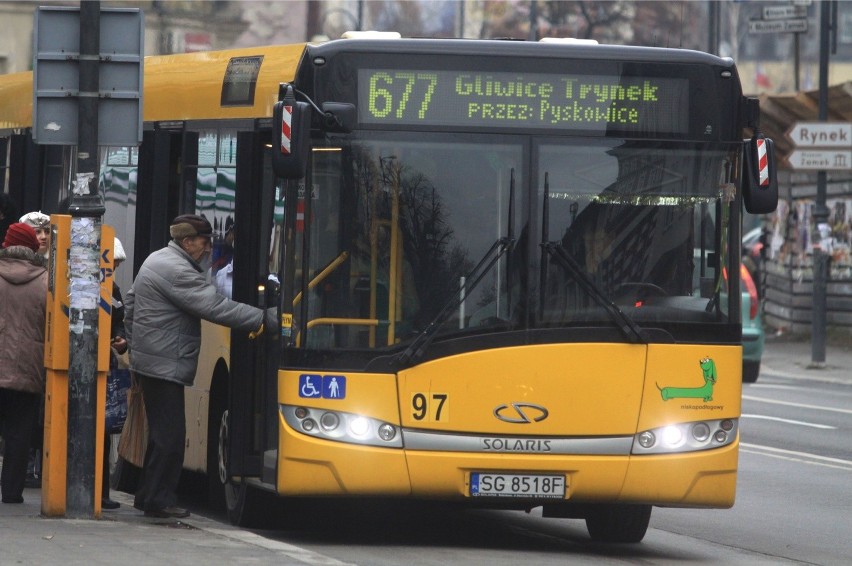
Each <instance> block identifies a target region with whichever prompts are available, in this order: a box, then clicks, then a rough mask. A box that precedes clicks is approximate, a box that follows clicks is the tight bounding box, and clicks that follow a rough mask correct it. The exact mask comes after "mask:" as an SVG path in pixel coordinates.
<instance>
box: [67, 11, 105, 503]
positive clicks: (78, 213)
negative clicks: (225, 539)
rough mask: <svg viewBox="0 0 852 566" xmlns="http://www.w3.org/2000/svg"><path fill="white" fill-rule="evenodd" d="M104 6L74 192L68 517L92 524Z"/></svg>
mask: <svg viewBox="0 0 852 566" xmlns="http://www.w3.org/2000/svg"><path fill="white" fill-rule="evenodd" d="M100 10H101V8H100V2H99V1H90V2H80V91H79V98H78V104H79V106H78V118H79V122H78V143H77V173H76V177H75V181H74V183H73V187H72V194H71V205H70V210H69V212H70V213H71V216H72V220H71V250H70V257H69V271H70V280H71V281H70V309H69V314H68V317H69V323H70V324H69V326H70V336H69V360H68V464H67V477H66V490H67V491H66V515H67V516H68V517H71V518H93V517H94V511H95V510H94V507H95V466H96V458H95V450H96V438H95V431H96V425H97V423H96V415H97V369H98V368H97V360H98V299H99V298H100V239H101V216H102V215H103V213H104V203H103V198H102V197H101V196H100V195H99V194H98V93H99V89H100V81H99V75H98V73H99V54H100Z"/></svg>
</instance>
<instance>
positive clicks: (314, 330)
mask: <svg viewBox="0 0 852 566" xmlns="http://www.w3.org/2000/svg"><path fill="white" fill-rule="evenodd" d="M517 139H520V140H522V141H514V140H517ZM507 140H508V141H507ZM523 140H525V141H523ZM645 145H646V147H631V146H630V145H629V144H627V143H625V142H619V140H612V139H609V140H605V141H598V140H594V141H589V140H576V139H575V140H573V143H572V144H570V145H569V144H564V143H543V142H542V143H538V144H529V143H528V138H526V137H523V136H517V137H513V136H507V137H506V138H505V139H501V140H499V143H498V141H496V140H495V138H494V137H493V136H481V137H480V136H473V135H471V136H464V137H463V136H453V137H452V138H451V139H447V136H446V134H434V135H430V134H422V135H418V136H417V137H416V138H415V137H414V136H411V135H401V134H390V133H385V134H378V133H373V134H370V135H369V136H368V135H367V134H362V137H361V138H359V139H354V140H353V139H349V140H347V141H346V143H340V144H339V145H338V146H335V147H329V148H325V149H324V151H315V152H314V158H313V164H312V172H311V176H310V179H311V182H312V187H311V190H310V191H307V190H304V191H302V192H301V193H300V200H299V205H298V209H297V210H298V211H300V212H297V221H296V226H295V231H296V233H297V244H298V245H297V246H295V249H298V250H299V251H298V252H297V253H298V254H301V253H302V252H303V250H305V249H307V250H308V251H309V253H308V254H307V255H306V256H305V257H304V259H302V258H301V257H296V258H294V259H295V261H293V265H294V266H296V267H295V269H294V271H293V277H295V281H296V282H297V283H296V288H297V290H300V291H301V294H299V295H298V300H297V301H296V303H297V304H295V305H294V307H295V308H294V326H295V328H297V329H299V330H298V336H297V337H296V342H297V343H298V344H299V345H300V346H302V347H306V348H312V349H326V348H353V349H362V348H388V347H392V348H398V349H399V351H401V352H402V351H412V352H413V351H414V350H415V349H417V348H419V345H417V344H415V345H414V346H412V342H413V341H415V340H417V341H418V343H419V342H420V341H423V340H426V341H427V342H429V341H431V340H432V339H433V338H434V339H437V340H440V339H442V337H449V336H454V335H474V334H479V333H489V332H496V331H506V330H515V329H534V328H568V327H587V326H602V327H604V326H605V327H610V328H611V327H614V326H615V327H617V328H621V329H622V330H623V331H624V333H625V336H628V337H631V338H628V339H631V340H632V339H634V338H635V339H636V340H639V341H642V340H644V338H642V336H641V335H642V334H643V332H644V330H643V329H647V328H650V327H654V328H658V327H663V328H666V330H667V331H670V332H677V330H672V328H674V327H673V326H672V325H678V324H682V323H689V322H707V321H720V320H723V319H724V318H725V317H726V316H727V312H725V311H726V310H727V309H728V308H729V306H728V305H727V303H726V302H725V301H720V300H718V299H717V300H716V301H715V302H713V303H712V308H711V309H710V310H709V311H708V310H707V309H706V307H707V305H708V303H709V302H710V301H709V299H710V298H711V297H713V296H714V295H716V294H717V293H718V289H719V285H718V282H719V274H720V273H721V270H720V268H719V266H720V262H721V261H724V256H723V254H721V253H720V250H721V249H724V248H720V245H719V242H721V241H724V239H725V237H726V230H725V227H724V226H723V224H724V223H726V222H727V215H724V214H722V211H723V210H725V209H726V206H727V204H726V201H725V191H724V190H722V188H721V187H723V186H725V183H728V182H730V178H729V177H730V163H731V159H730V157H731V156H730V154H729V153H728V152H727V151H726V148H720V149H719V150H707V149H706V147H704V148H701V151H698V150H695V149H689V148H678V147H674V148H673V147H651V148H648V147H647V145H648V144H645ZM528 163H529V164H531V165H532V166H531V167H530V166H528V165H527V164H528ZM513 172H514V176H515V179H516V181H515V185H516V191H515V195H514V198H512V197H511V196H510V194H511V185H512V176H513ZM531 172H532V173H534V176H533V175H531ZM545 178H548V179H549V181H548V183H549V191H548V193H547V199H546V202H545V194H546V193H545V190H544V179H545ZM531 195H532V197H534V198H532V197H531ZM510 199H511V200H513V201H514V206H512V207H510V206H509V202H510ZM299 213H301V217H299V216H298V214H299ZM513 215H514V217H513ZM509 224H513V226H511V227H510V226H509ZM535 231H539V234H541V235H542V238H539V237H535V238H531V235H532V234H533V233H535ZM513 234H518V236H517V242H515V244H514V245H513V246H511V247H508V246H504V247H505V249H506V250H507V251H506V252H505V253H501V254H497V255H496V256H492V255H489V253H488V252H489V249H493V246H494V245H495V242H500V241H501V239H506V238H508V239H510V240H512V241H514V240H515V236H513ZM304 238H307V240H306V241H302V239H304ZM531 240H532V241H531ZM302 243H304V244H305V245H304V246H302ZM536 249H538V250H539V251H538V252H536V253H533V254H532V255H530V252H533V251H535V250H536ZM551 252H556V253H551ZM557 256H559V257H557ZM562 256H565V257H562ZM483 257H494V258H495V259H494V264H493V266H492V267H489V269H487V270H486V272H485V273H484V274H483V275H482V279H481V281H479V283H478V284H476V285H472V284H471V283H472V282H470V281H466V280H465V278H466V277H467V276H469V274H470V273H471V271H472V270H473V268H474V267H475V265H476V264H478V263H479V262H481V260H482V258H483ZM566 258H567V260H566ZM566 265H567V267H566ZM578 273H581V274H582V276H578V275H577V274H578ZM582 278H587V281H585V283H584V282H578V279H582ZM448 305H449V307H448ZM444 310H446V312H442V311H444ZM439 313H440V316H439ZM430 324H432V326H433V327H432V328H430ZM666 325H668V326H666ZM427 328H430V330H429V331H428V332H426V329H427ZM678 328H681V327H678ZM418 336H420V337H421V338H418ZM424 336H427V337H428V339H427V338H423V337H424Z"/></svg>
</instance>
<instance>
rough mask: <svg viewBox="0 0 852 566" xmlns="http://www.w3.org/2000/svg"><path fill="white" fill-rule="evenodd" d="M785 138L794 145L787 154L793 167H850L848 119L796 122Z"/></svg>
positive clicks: (851, 139)
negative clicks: (844, 120)
mask: <svg viewBox="0 0 852 566" xmlns="http://www.w3.org/2000/svg"><path fill="white" fill-rule="evenodd" d="M787 137H789V138H790V141H792V142H793V145H794V146H795V149H794V150H793V152H792V153H791V154H790V155H788V156H787V161H788V162H789V163H790V166H791V167H793V169H796V170H797V171H850V170H852V122H796V123H795V124H794V125H793V127H792V128H790V131H789V132H787Z"/></svg>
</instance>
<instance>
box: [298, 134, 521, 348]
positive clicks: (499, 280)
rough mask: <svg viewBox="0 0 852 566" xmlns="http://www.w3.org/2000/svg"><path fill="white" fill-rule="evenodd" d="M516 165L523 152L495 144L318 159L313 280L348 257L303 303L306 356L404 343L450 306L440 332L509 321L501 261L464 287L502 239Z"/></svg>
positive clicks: (372, 146) (370, 148) (380, 148)
mask: <svg viewBox="0 0 852 566" xmlns="http://www.w3.org/2000/svg"><path fill="white" fill-rule="evenodd" d="M489 139H491V138H489ZM521 160H522V150H521V146H520V145H506V144H493V143H491V144H485V143H454V144H446V143H424V142H408V141H388V142H380V141H370V142H362V143H357V144H353V145H352V146H350V147H349V148H347V151H346V152H343V151H341V152H337V153H335V152H325V153H322V154H315V156H314V169H315V171H314V175H313V177H314V181H315V183H316V184H315V187H314V193H313V195H312V202H311V213H312V215H313V217H314V218H313V222H312V223H311V238H312V241H311V250H312V251H311V258H310V272H311V273H310V276H309V279H310V278H314V277H315V276H316V274H317V273H318V272H319V271H321V270H322V268H323V267H324V266H325V265H327V264H328V263H329V262H330V261H331V260H333V259H334V258H335V257H338V256H340V254H341V253H342V252H344V251H345V252H348V254H349V255H348V257H347V260H346V261H345V262H343V263H342V264H341V265H340V266H339V267H338V268H337V269H336V270H335V272H334V273H332V274H330V275H328V277H326V278H325V280H324V282H323V284H321V285H317V286H316V287H315V288H314V289H312V290H311V291H310V292H309V293H308V295H307V296H308V301H309V305H308V306H306V307H305V309H306V311H307V313H308V314H307V318H308V323H309V324H310V323H313V325H312V327H311V328H310V331H309V332H308V333H307V336H306V340H305V345H306V346H308V347H331V346H338V347H340V346H343V347H380V346H388V345H395V344H399V343H406V342H409V341H410V340H412V339H414V337H415V336H417V335H418V334H420V333H421V332H423V331H424V329H425V328H427V327H428V326H429V324H430V322H432V321H433V320H434V319H435V318H436V316H437V315H438V313H439V312H440V311H441V309H442V308H443V307H444V306H445V305H446V304H447V303H448V301H451V300H452V298H453V297H456V298H458V304H457V307H456V308H455V309H454V310H453V311H452V312H450V313H448V314H447V315H446V316H443V317H442V319H443V320H442V324H441V328H440V331H442V332H443V331H460V330H465V329H466V328H468V327H469V326H470V325H471V324H476V325H483V324H484V325H488V324H491V323H492V321H498V320H501V319H506V318H507V316H508V309H509V307H508V301H507V298H508V297H507V292H506V286H507V275H506V264H507V258H506V257H499V258H498V259H497V261H496V263H495V265H494V267H492V268H491V269H489V270H488V272H487V273H485V274H484V275H483V278H482V280H481V281H480V282H479V284H478V285H476V286H471V285H466V284H465V276H466V275H467V274H469V273H470V272H471V270H472V269H473V268H474V267H475V265H476V263H477V262H478V261H479V260H480V258H482V257H483V256H484V255H485V254H486V252H488V250H489V249H490V248H491V247H492V246H493V245H494V242H495V241H496V240H498V239H500V238H502V237H505V235H506V234H507V233H509V232H510V230H509V229H508V226H507V223H508V222H509V208H510V207H509V195H510V186H511V178H512V171H513V169H514V170H515V175H519V176H520V175H522V174H523V167H522V164H521ZM344 179H354V182H353V183H351V184H347V183H345V182H344ZM516 202H520V197H518V198H517V201H516ZM338 210H342V211H345V212H343V213H342V214H340V215H338V214H337V211H338ZM324 320H327V321H332V320H333V322H328V323H326V322H323V321H324ZM301 326H302V325H300V327H301Z"/></svg>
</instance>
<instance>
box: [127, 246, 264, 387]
mask: <svg viewBox="0 0 852 566" xmlns="http://www.w3.org/2000/svg"><path fill="white" fill-rule="evenodd" d="M124 304H125V315H124V324H125V329H126V331H127V341H128V343H129V344H130V369H131V370H133V371H135V372H138V373H141V374H143V375H146V376H150V377H156V378H160V379H165V380H167V381H173V382H176V383H179V384H181V385H192V384H193V382H194V381H195V371H196V369H197V368H198V352H199V349H200V347H201V319H204V320H209V321H210V322H214V323H216V324H221V325H224V326H228V327H230V328H235V329H237V330H244V331H246V332H251V331H254V330H257V329H258V328H260V325H261V323H262V322H263V319H264V311H263V310H261V309H259V308H255V307H252V306H249V305H246V304H243V303H238V302H236V301H232V300H230V299H228V298H226V297H223V296H222V295H220V294H219V293H217V292H216V286H215V285H213V284H211V283H210V282H209V281H208V280H207V277H206V274H205V272H204V270H203V269H202V268H201V266H200V265H198V263H196V262H195V261H194V260H193V259H192V258H191V257H190V256H189V254H187V253H186V252H185V251H183V249H181V247H180V246H178V245H177V244H176V243H175V242H174V241H172V242H169V245H168V246H166V247H165V248H163V249H161V250H158V251H156V252H154V253H152V254H151V255H150V256H148V259H146V260H145V262H144V263H143V264H142V267H141V268H140V269H139V273H138V274H137V275H136V279H135V280H134V281H133V286H132V287H131V289H130V291H129V292H128V293H127V296H126V297H125V302H124Z"/></svg>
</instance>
